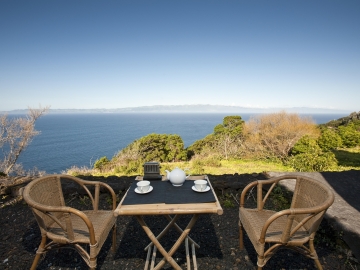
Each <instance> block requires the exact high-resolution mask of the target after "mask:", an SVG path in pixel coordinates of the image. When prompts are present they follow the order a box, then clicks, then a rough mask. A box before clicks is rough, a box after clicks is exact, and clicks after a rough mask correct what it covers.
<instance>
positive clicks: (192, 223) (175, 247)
mask: <svg viewBox="0 0 360 270" xmlns="http://www.w3.org/2000/svg"><path fill="white" fill-rule="evenodd" d="M198 218H199V215H198V214H195V215H193V217H192V218H191V220H190V222H189V224H188V225H187V226H186V228H185V230H184V231H183V233H182V234H181V235H180V237H179V239H178V240H177V241H176V243H175V244H174V245H173V246H172V248H171V249H170V251H169V253H166V252H165V253H166V254H167V255H168V256H170V257H171V256H172V255H174V253H175V251H176V250H177V249H178V248H179V246H180V245H181V243H182V242H183V241H184V239H185V238H186V237H187V235H188V234H189V232H190V230H191V229H192V227H193V226H194V225H195V223H196V221H197V219H198ZM154 238H155V237H154ZM155 239H156V238H155ZM154 244H155V245H156V243H155V242H154ZM159 244H160V243H159ZM159 251H160V249H159ZM167 260H168V259H167V257H166V256H164V259H162V260H161V261H160V262H159V263H158V264H157V265H156V267H155V268H154V269H155V270H159V269H161V267H163V266H164V264H165V263H166V261H167ZM174 262H175V261H174ZM169 263H170V262H169ZM175 263H176V262H175ZM180 269H181V268H180Z"/></svg>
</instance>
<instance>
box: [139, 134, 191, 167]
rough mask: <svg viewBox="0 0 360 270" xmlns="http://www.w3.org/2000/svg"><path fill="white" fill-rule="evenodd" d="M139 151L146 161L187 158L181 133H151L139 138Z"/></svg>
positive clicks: (168, 160) (173, 160)
mask: <svg viewBox="0 0 360 270" xmlns="http://www.w3.org/2000/svg"><path fill="white" fill-rule="evenodd" d="M138 143H139V148H138V152H139V154H140V156H141V158H142V160H144V161H151V160H158V161H160V162H175V161H181V160H186V151H185V150H184V142H183V140H182V139H181V137H180V136H179V135H172V134H170V135H168V134H155V133H152V134H149V135H147V136H144V137H142V138H140V139H139V140H138Z"/></svg>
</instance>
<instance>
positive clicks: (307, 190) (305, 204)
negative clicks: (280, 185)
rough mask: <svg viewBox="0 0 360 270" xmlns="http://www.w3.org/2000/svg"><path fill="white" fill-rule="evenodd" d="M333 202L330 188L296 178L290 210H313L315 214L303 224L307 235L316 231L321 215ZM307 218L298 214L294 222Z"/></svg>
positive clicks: (309, 179)
mask: <svg viewBox="0 0 360 270" xmlns="http://www.w3.org/2000/svg"><path fill="white" fill-rule="evenodd" d="M333 201H334V193H333V192H332V191H331V189H330V187H328V186H326V185H325V184H323V183H321V182H320V181H318V180H315V179H312V178H308V177H304V176H301V177H297V178H296V185H295V190H294V195H293V198H292V202H291V208H295V209H296V208H314V209H315V211H314V213H317V214H316V215H315V216H314V217H312V218H311V219H309V220H308V221H307V222H306V223H305V224H304V227H305V229H306V230H308V232H309V234H311V233H313V232H315V231H316V230H317V229H318V227H319V225H320V222H321V220H322V217H323V215H324V214H325V212H326V210H327V208H328V207H329V206H330V205H331V204H332V203H333ZM308 216H309V215H308V214H303V215H302V214H298V215H296V217H295V220H296V221H298V222H301V221H302V220H303V219H304V218H306V217H308Z"/></svg>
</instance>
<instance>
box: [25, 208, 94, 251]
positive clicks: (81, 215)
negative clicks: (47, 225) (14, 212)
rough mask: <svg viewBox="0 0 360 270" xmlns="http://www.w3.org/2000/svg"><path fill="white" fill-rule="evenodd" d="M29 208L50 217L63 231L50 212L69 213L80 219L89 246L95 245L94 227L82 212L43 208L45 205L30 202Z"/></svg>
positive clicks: (72, 209)
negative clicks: (85, 230) (83, 224)
mask: <svg viewBox="0 0 360 270" xmlns="http://www.w3.org/2000/svg"><path fill="white" fill-rule="evenodd" d="M29 206H30V207H32V208H35V209H36V210H38V211H41V212H42V213H44V214H45V215H46V216H48V217H50V218H51V219H52V220H54V221H55V222H56V223H57V224H58V225H59V226H60V227H61V228H62V229H63V230H66V229H65V228H64V226H63V225H62V223H61V222H60V221H59V220H58V219H57V218H56V217H55V216H53V215H52V214H51V213H52V212H61V213H68V214H70V213H71V214H74V215H77V216H78V217H80V218H81V219H82V220H83V221H84V222H85V224H86V226H87V228H88V230H89V235H90V237H89V238H90V244H91V245H95V244H96V240H95V231H94V226H93V224H92V222H91V221H90V219H89V218H88V217H87V216H86V214H85V213H83V212H82V211H80V210H77V209H75V208H72V207H68V206H45V205H42V204H39V203H37V202H31V203H30V204H29Z"/></svg>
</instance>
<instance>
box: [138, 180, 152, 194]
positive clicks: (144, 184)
mask: <svg viewBox="0 0 360 270" xmlns="http://www.w3.org/2000/svg"><path fill="white" fill-rule="evenodd" d="M136 185H137V189H138V191H140V192H141V193H144V192H147V191H148V190H149V188H150V182H149V181H147V180H142V181H139V182H138V183H137V184H136Z"/></svg>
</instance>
